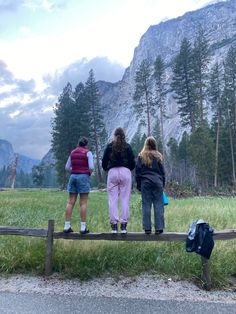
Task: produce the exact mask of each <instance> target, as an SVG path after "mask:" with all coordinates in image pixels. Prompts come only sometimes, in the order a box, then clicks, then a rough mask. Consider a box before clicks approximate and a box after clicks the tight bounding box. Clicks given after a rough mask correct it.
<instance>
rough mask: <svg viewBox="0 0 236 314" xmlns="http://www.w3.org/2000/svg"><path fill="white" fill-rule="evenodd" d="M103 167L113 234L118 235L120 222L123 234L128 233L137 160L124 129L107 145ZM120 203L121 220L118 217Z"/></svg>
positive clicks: (116, 133)
mask: <svg viewBox="0 0 236 314" xmlns="http://www.w3.org/2000/svg"><path fill="white" fill-rule="evenodd" d="M102 167H103V169H104V170H105V171H108V176H107V191H108V203H109V214H110V223H111V228H112V233H117V231H118V226H117V223H118V222H120V223H121V233H126V232H127V229H126V228H127V223H128V219H129V200H130V193H131V185H132V177H131V171H132V170H133V169H134V168H135V160H134V154H133V151H132V148H131V146H130V145H129V144H128V143H127V142H126V140H125V133H124V130H123V129H122V128H117V129H116V130H115V132H114V138H113V141H112V142H111V143H109V144H108V145H107V147H106V149H105V151H104V154H103V158H102ZM119 201H120V219H119V215H118V202H119Z"/></svg>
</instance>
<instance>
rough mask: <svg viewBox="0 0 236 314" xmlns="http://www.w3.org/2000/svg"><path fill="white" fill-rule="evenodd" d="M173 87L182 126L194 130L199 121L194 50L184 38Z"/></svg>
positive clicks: (175, 62) (175, 60) (174, 67)
mask: <svg viewBox="0 0 236 314" xmlns="http://www.w3.org/2000/svg"><path fill="white" fill-rule="evenodd" d="M171 87H172V89H173V91H174V93H175V94H174V98H175V99H176V101H177V104H178V105H179V108H178V112H179V114H180V118H181V123H182V126H184V127H186V126H190V128H191V131H192V132H194V130H195V128H196V123H197V116H198V111H197V99H196V93H195V87H194V67H193V50H192V47H191V44H190V42H189V41H188V40H187V39H186V38H184V39H183V41H182V43H181V47H180V52H179V54H178V55H177V56H176V58H175V59H174V66H173V79H172V83H171Z"/></svg>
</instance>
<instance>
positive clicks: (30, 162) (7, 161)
mask: <svg viewBox="0 0 236 314" xmlns="http://www.w3.org/2000/svg"><path fill="white" fill-rule="evenodd" d="M16 158H17V167H16V171H17V172H20V171H23V172H24V173H30V172H31V170H32V167H33V166H34V165H38V164H39V163H40V160H35V159H32V158H29V157H27V156H24V155H21V154H17V153H15V152H14V150H13V147H12V144H11V143H9V142H8V141H6V140H1V139H0V169H2V168H3V167H4V166H5V167H8V166H10V165H12V163H13V162H14V161H15V160H16Z"/></svg>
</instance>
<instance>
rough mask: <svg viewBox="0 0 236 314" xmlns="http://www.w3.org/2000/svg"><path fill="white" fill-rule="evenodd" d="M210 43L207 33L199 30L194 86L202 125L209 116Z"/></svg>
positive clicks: (194, 56)
mask: <svg viewBox="0 0 236 314" xmlns="http://www.w3.org/2000/svg"><path fill="white" fill-rule="evenodd" d="M209 60H210V58H209V43H208V39H207V36H206V32H205V31H204V29H203V28H202V27H201V26H200V27H199V28H198V31H197V34H196V39H195V41H194V47H193V67H194V72H193V74H194V85H195V90H196V93H195V95H196V99H197V106H198V111H199V113H198V120H199V121H198V122H199V123H200V124H201V123H203V120H205V118H206V115H207V108H206V95H207V84H208V64H209Z"/></svg>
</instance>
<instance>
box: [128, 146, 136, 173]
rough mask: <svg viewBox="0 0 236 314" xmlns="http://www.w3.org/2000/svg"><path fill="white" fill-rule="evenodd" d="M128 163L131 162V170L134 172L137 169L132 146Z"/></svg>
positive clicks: (129, 150)
mask: <svg viewBox="0 0 236 314" xmlns="http://www.w3.org/2000/svg"><path fill="white" fill-rule="evenodd" d="M128 161H129V169H130V170H131V171H132V170H134V168H135V159H134V153H133V150H132V148H131V146H130V145H129V146H128Z"/></svg>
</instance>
